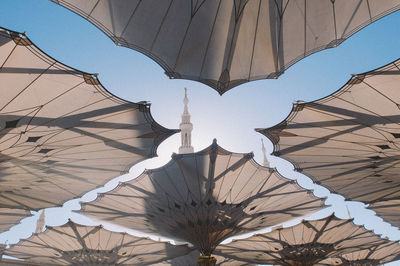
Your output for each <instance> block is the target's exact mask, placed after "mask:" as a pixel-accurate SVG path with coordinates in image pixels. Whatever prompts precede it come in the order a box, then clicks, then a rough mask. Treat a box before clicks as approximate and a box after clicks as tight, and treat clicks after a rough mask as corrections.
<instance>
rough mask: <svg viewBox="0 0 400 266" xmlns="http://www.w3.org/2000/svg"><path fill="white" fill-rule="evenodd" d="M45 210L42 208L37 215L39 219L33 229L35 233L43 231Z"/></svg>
mask: <svg viewBox="0 0 400 266" xmlns="http://www.w3.org/2000/svg"><path fill="white" fill-rule="evenodd" d="M45 212H46V210H43V211H42V213H41V214H40V216H39V219H38V220H37V223H36V230H35V233H37V234H39V233H41V232H43V227H44V225H45V224H46V221H45V217H46V213H45Z"/></svg>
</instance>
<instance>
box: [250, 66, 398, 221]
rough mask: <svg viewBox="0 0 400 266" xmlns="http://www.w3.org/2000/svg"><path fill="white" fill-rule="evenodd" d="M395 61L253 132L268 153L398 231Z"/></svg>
mask: <svg viewBox="0 0 400 266" xmlns="http://www.w3.org/2000/svg"><path fill="white" fill-rule="evenodd" d="M399 122H400V60H397V61H394V62H392V63H390V64H388V65H386V66H383V67H381V68H378V69H375V70H372V71H370V72H366V73H363V74H359V75H353V77H352V78H351V79H350V80H349V81H348V82H347V83H346V84H345V85H344V86H343V87H342V88H341V89H339V90H338V91H336V92H334V93H333V94H332V95H330V96H327V97H325V98H322V99H320V100H317V101H314V102H308V103H304V102H298V103H296V104H295V105H294V107H293V109H292V111H291V113H290V114H289V115H288V117H287V118H286V119H285V120H284V121H282V122H281V123H280V124H278V125H276V126H274V127H271V128H267V129H257V131H258V132H260V133H262V134H264V135H265V136H267V137H268V138H269V139H270V140H271V141H272V142H273V145H274V152H273V154H274V155H276V156H280V157H282V158H284V159H286V160H288V161H290V162H292V163H293V164H294V166H295V170H296V171H299V172H302V173H304V174H305V175H307V176H309V177H310V178H311V179H312V180H313V181H314V182H315V183H317V184H321V185H322V186H325V187H327V188H329V189H330V190H331V191H332V192H334V193H338V194H340V195H343V196H344V197H345V198H346V199H347V200H356V201H361V202H364V203H369V204H371V205H370V208H372V209H373V210H375V211H376V212H377V213H378V214H380V215H382V217H384V218H385V219H386V220H387V221H388V222H390V223H392V224H393V225H395V226H398V227H399V226H400V218H399V217H400V216H399V215H398V214H399V211H400V205H399V204H398V202H399V199H400V198H399V197H400V171H399V170H400V169H399V162H400V161H399V158H400V149H399V146H400V124H399Z"/></svg>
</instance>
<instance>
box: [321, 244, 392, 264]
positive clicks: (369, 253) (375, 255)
mask: <svg viewBox="0 0 400 266" xmlns="http://www.w3.org/2000/svg"><path fill="white" fill-rule="evenodd" d="M399 258H400V244H399V243H398V242H393V241H389V240H386V241H384V242H383V243H382V244H377V245H373V246H371V247H369V248H365V249H363V250H360V251H356V252H351V253H348V254H342V255H340V256H338V257H336V258H329V259H326V260H323V261H321V262H319V263H317V264H316V265H319V266H321V265H340V266H361V265H365V266H375V265H383V264H385V263H389V262H391V261H394V260H398V259H399Z"/></svg>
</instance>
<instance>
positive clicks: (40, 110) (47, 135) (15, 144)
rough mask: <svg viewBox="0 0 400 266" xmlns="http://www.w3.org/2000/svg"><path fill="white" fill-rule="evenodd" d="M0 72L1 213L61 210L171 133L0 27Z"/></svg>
mask: <svg viewBox="0 0 400 266" xmlns="http://www.w3.org/2000/svg"><path fill="white" fill-rule="evenodd" d="M0 65H1V68H0V90H1V92H2V94H1V97H0V169H1V182H0V207H3V208H21V209H33V210H39V209H42V208H45V207H50V206H57V205H61V204H63V203H64V202H65V201H67V200H70V199H72V198H75V197H79V196H81V195H83V194H84V193H86V192H88V191H90V190H92V189H94V188H96V187H99V186H102V185H104V184H105V183H106V182H107V181H109V180H110V179H112V178H114V177H116V176H118V175H121V174H123V173H126V172H127V171H128V170H129V168H130V167H131V166H132V165H134V164H136V163H138V162H140V161H142V160H144V159H146V158H150V157H153V156H155V154H156V148H157V145H158V144H159V143H160V142H161V141H162V140H164V139H165V138H166V137H168V136H170V135H171V134H173V133H174V132H176V131H172V130H168V129H165V128H163V127H161V126H160V125H158V124H157V123H156V122H155V121H154V119H153V118H152V116H151V114H150V110H149V105H148V104H142V103H139V104H138V103H131V102H128V101H124V100H122V99H119V98H117V97H116V96H114V95H112V94H111V93H109V92H108V91H107V90H106V89H105V88H104V87H103V86H102V85H101V84H100V82H99V80H98V79H97V78H96V76H94V75H91V74H87V73H83V72H80V71H78V70H76V69H73V68H71V67H68V66H65V65H63V64H61V63H59V62H57V61H56V60H54V59H53V58H51V57H49V56H48V55H46V54H45V53H44V52H42V51H41V50H40V49H39V48H37V47H36V46H35V45H33V44H32V42H31V41H30V40H29V39H28V38H26V37H25V36H24V35H23V34H19V33H16V32H12V31H9V30H5V29H1V28H0Z"/></svg>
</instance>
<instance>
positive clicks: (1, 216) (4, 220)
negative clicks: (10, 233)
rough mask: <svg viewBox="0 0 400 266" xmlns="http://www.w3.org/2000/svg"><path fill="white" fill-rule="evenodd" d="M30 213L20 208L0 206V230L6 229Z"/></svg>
mask: <svg viewBox="0 0 400 266" xmlns="http://www.w3.org/2000/svg"><path fill="white" fill-rule="evenodd" d="M29 216H31V213H30V212H29V211H27V210H22V209H9V208H0V232H4V231H7V230H8V229H10V228H11V227H12V226H14V225H16V224H18V223H19V222H20V221H21V220H22V219H24V218H26V217H29Z"/></svg>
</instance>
